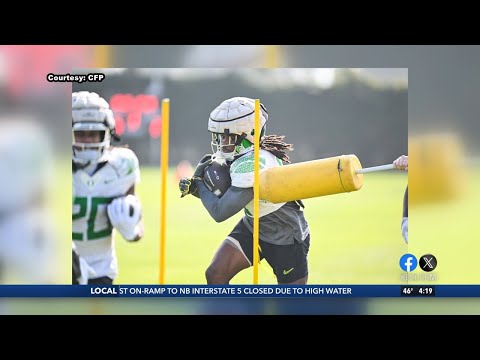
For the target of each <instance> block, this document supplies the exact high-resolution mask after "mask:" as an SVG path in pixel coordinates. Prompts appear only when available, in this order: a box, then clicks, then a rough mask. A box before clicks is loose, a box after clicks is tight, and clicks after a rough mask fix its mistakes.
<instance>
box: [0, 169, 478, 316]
mask: <svg viewBox="0 0 480 360" xmlns="http://www.w3.org/2000/svg"><path fill="white" fill-rule="evenodd" d="M62 164H63V163H62ZM64 165H65V168H67V165H68V166H69V162H67V161H65V162H64ZM59 167H61V168H63V166H62V165H59ZM57 173H62V172H60V171H58V172H57ZM64 173H65V178H62V179H58V181H57V182H56V186H55V189H54V194H53V195H54V196H53V198H52V200H53V205H52V210H53V211H54V213H55V220H56V221H55V226H56V228H57V229H58V234H59V239H60V240H61V243H62V248H63V249H64V250H63V251H64V253H65V258H63V259H60V260H62V261H64V262H65V263H66V264H67V265H65V272H64V273H63V274H62V275H63V277H64V279H66V281H65V282H66V283H67V282H68V281H69V280H70V266H71V264H70V263H69V262H68V261H65V259H67V260H69V259H70V243H69V241H67V239H66V238H67V237H68V236H70V235H69V234H70V232H71V210H70V209H71V205H70V199H69V196H67V195H68V194H70V193H71V178H70V177H69V171H64ZM469 175H470V176H469V180H470V182H469V184H467V186H465V187H464V189H463V191H462V192H461V193H462V196H461V197H459V198H457V199H453V200H452V201H449V202H444V203H439V204H437V205H426V206H410V209H409V215H410V220H409V221H410V230H409V233H410V234H409V235H410V244H409V245H408V246H407V245H406V244H405V243H404V241H403V238H402V236H401V233H400V220H401V214H402V201H403V192H404V189H405V186H406V184H407V175H406V174H405V173H395V172H379V173H371V174H366V175H365V178H364V185H363V188H362V189H360V190H359V191H357V192H354V193H349V194H338V195H331V196H326V197H322V198H318V199H309V200H306V201H305V204H306V209H305V214H306V217H307V220H308V221H309V223H310V228H311V235H312V238H311V246H310V254H309V263H310V276H309V283H310V284H320V283H321V284H335V283H336V284H398V283H400V274H401V270H400V267H399V266H398V260H399V258H400V256H401V255H403V254H404V253H406V252H411V253H413V254H414V255H416V256H417V257H418V256H420V255H422V254H424V253H431V254H434V255H435V256H436V257H437V260H438V267H437V269H436V270H435V272H434V273H435V274H437V276H438V281H437V282H436V283H443V284H446V283H450V284H479V283H480V272H479V271H478V269H477V264H478V261H477V257H478V254H479V253H480V245H479V244H480V242H479V241H478V230H477V226H476V225H477V223H478V220H477V213H478V210H477V208H478V204H479V203H480V191H478V190H476V188H475V186H474V185H475V183H476V182H477V179H479V178H480V172H477V173H474V174H473V173H472V174H469ZM168 186H169V192H168V196H167V200H168V208H167V211H168V213H167V220H168V228H167V239H166V242H167V252H166V260H167V262H166V269H167V272H166V281H167V283H169V284H188V283H191V284H205V278H204V271H205V269H206V267H207V266H208V264H209V262H210V260H211V258H212V256H213V254H214V252H215V249H216V248H217V246H218V245H219V244H220V243H221V241H222V240H223V238H224V237H225V236H226V235H227V234H228V233H229V232H230V230H231V228H232V227H233V226H234V225H235V224H236V222H237V220H238V219H239V218H240V216H241V215H240V214H238V215H237V216H235V218H234V219H230V220H228V221H226V222H224V223H220V224H217V223H216V222H215V221H213V220H212V219H211V218H210V217H209V215H208V213H207V211H206V210H205V209H204V208H203V206H202V205H201V202H200V201H199V199H197V198H194V197H191V196H187V197H185V198H183V199H180V196H179V192H178V189H177V183H176V180H175V179H174V177H173V176H171V177H170V179H169V184H168ZM138 194H139V196H140V198H141V200H142V203H143V208H144V220H145V225H146V235H145V237H144V238H143V239H142V240H141V241H140V242H138V243H128V242H126V241H125V240H123V239H122V238H118V239H117V240H116V245H117V253H118V257H119V267H120V276H119V277H118V279H117V283H119V284H158V279H159V255H160V250H159V249H160V247H159V241H160V240H159V231H160V226H159V225H160V171H159V169H155V168H142V183H141V184H140V185H139V186H138ZM415 273H417V274H421V270H419V269H417V270H415ZM252 279H253V272H252V270H251V269H249V270H245V271H243V272H242V273H240V274H239V275H238V276H237V277H236V278H235V279H234V281H233V282H232V283H235V284H238V283H245V284H249V283H252ZM260 282H261V283H265V284H274V283H275V279H274V277H273V275H272V274H271V270H270V268H269V266H268V264H263V266H262V267H261V268H260ZM1 305H4V307H3V308H2V306H1ZM197 307H198V302H197V301H196V300H195V299H142V298H138V299H135V298H129V299H107V298H105V299H5V302H2V303H0V312H1V311H3V312H8V313H17V314H195V313H197V311H199V310H198V309H197ZM232 312H233V310H232ZM367 313H369V314H480V301H479V299H460V298H452V299H447V298H437V299H417V298H416V299H377V298H375V299H368V303H367Z"/></svg>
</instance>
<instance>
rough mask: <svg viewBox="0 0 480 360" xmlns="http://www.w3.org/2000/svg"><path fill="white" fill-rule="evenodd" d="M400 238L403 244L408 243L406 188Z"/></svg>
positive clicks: (406, 190)
mask: <svg viewBox="0 0 480 360" xmlns="http://www.w3.org/2000/svg"><path fill="white" fill-rule="evenodd" d="M402 236H403V239H404V240H405V242H406V243H408V186H407V188H406V189H405V194H404V195H403V217H402Z"/></svg>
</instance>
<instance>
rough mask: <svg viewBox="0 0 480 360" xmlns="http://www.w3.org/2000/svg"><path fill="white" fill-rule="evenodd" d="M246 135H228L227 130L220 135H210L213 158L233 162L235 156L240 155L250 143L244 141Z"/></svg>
mask: <svg viewBox="0 0 480 360" xmlns="http://www.w3.org/2000/svg"><path fill="white" fill-rule="evenodd" d="M245 137H246V134H244V133H243V134H241V135H238V134H230V133H229V131H228V129H227V130H225V132H224V133H223V134H222V133H212V142H211V145H212V151H213V153H214V156H215V158H221V159H224V160H227V161H233V160H234V158H235V156H236V155H239V154H241V153H242V152H244V151H245V149H246V148H248V147H251V145H252V144H251V143H250V142H249V141H248V140H246V139H245Z"/></svg>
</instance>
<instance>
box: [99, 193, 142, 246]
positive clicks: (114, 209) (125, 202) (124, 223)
mask: <svg viewBox="0 0 480 360" xmlns="http://www.w3.org/2000/svg"><path fill="white" fill-rule="evenodd" d="M107 212H108V217H109V218H110V222H111V224H112V226H113V227H114V228H116V229H117V230H118V232H119V233H120V234H122V236H123V238H124V239H125V240H127V241H135V240H137V238H138V235H141V228H140V226H139V224H138V223H139V221H140V218H141V215H142V206H141V204H140V201H139V200H138V198H137V197H136V196H135V195H127V196H124V197H120V198H116V199H114V200H113V201H112V202H111V203H110V204H109V205H108V207H107Z"/></svg>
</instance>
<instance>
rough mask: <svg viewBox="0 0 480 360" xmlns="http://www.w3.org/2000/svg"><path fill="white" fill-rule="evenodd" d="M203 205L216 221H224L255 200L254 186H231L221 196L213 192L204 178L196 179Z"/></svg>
mask: <svg viewBox="0 0 480 360" xmlns="http://www.w3.org/2000/svg"><path fill="white" fill-rule="evenodd" d="M195 185H196V187H197V189H198V190H197V191H198V195H199V197H200V199H201V200H202V204H203V206H204V207H205V208H206V209H207V211H208V213H209V214H210V216H211V217H212V218H213V219H214V220H215V221H216V222H222V221H225V220H227V219H228V218H230V217H232V216H233V215H235V214H237V213H238V212H239V211H241V210H242V209H243V208H244V207H245V206H246V205H247V204H248V203H249V202H250V201H252V200H253V188H251V187H250V188H239V187H235V186H231V187H230V188H229V189H228V190H227V191H226V192H225V194H224V195H223V196H222V197H221V198H217V196H216V195H215V194H214V193H212V192H211V191H210V190H208V188H207V187H206V186H205V184H204V183H203V181H202V180H195Z"/></svg>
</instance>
